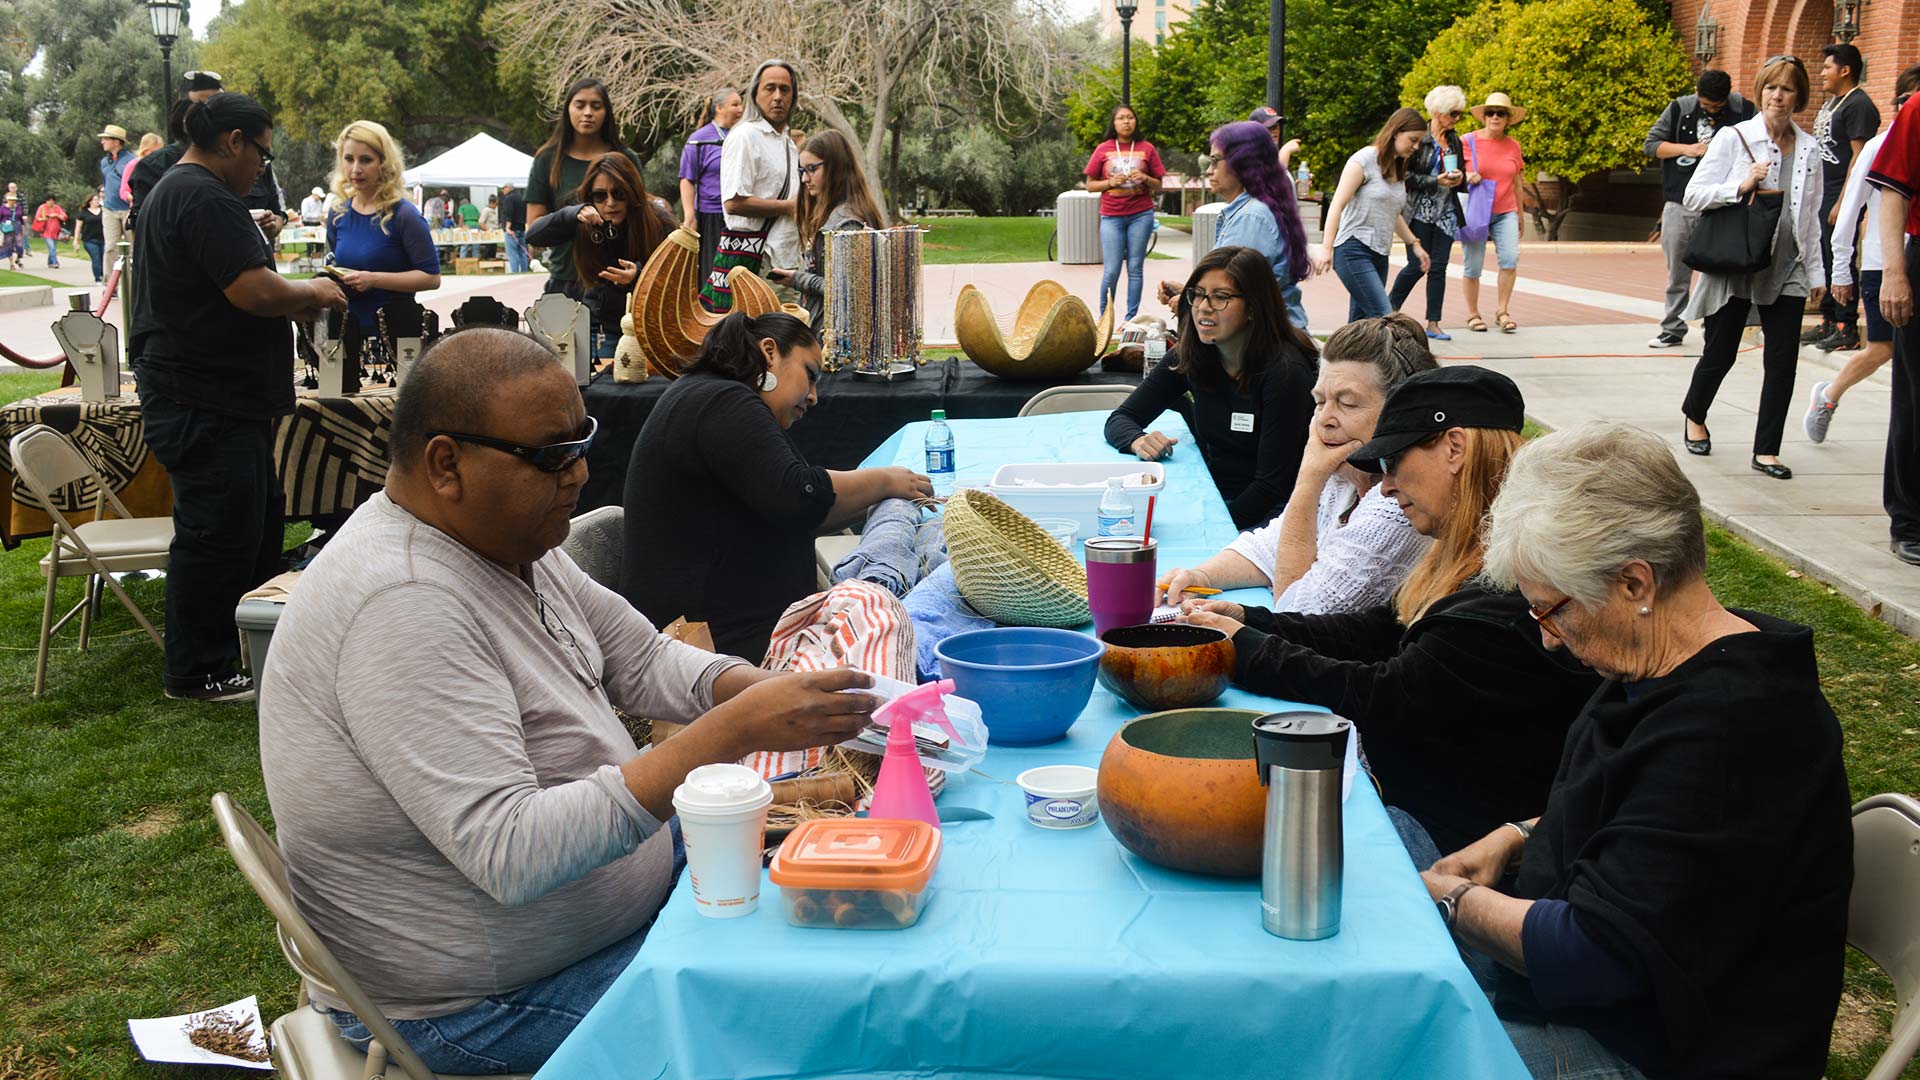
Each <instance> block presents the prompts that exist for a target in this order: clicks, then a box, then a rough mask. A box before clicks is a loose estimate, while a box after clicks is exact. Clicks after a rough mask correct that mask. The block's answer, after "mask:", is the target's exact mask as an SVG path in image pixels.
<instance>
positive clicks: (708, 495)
mask: <svg viewBox="0 0 1920 1080" xmlns="http://www.w3.org/2000/svg"><path fill="white" fill-rule="evenodd" d="M819 381H820V339H819V338H818V337H816V336H815V335H814V332H813V331H812V330H811V329H810V328H808V326H807V324H806V323H803V322H801V321H800V320H799V319H796V318H794V317H793V316H791V315H786V314H779V313H776V314H770V315H761V316H759V317H757V318H755V317H752V316H748V315H746V314H744V313H742V312H738V311H736V312H734V313H733V314H731V315H729V316H727V317H726V318H725V319H724V320H722V321H721V322H720V325H718V326H716V327H714V328H713V330H712V331H711V332H709V333H708V334H707V340H706V342H705V343H704V344H703V345H701V347H700V354H699V356H697V357H695V358H694V361H693V363H692V364H691V365H689V366H688V367H687V368H686V369H685V371H684V372H683V373H682V375H681V376H680V378H678V379H676V380H674V383H673V385H672V386H670V387H668V388H667V392H666V393H665V394H663V395H661V398H660V403H659V404H658V405H656V406H654V410H653V413H652V415H650V416H648V417H647V423H646V426H644V427H642V428H641V429H640V438H639V439H638V440H636V441H635V443H634V446H633V464H632V466H631V468H630V469H629V470H628V472H627V492H626V510H627V519H626V520H627V551H626V560H625V564H624V569H623V571H622V573H623V574H624V577H625V580H624V581H623V582H622V589H621V591H622V592H623V593H625V595H626V597H627V599H628V601H630V602H631V603H632V604H633V606H634V607H636V608H638V609H640V611H641V613H642V614H644V615H646V616H647V618H649V619H651V620H652V621H653V622H654V624H655V625H657V626H664V625H666V624H667V623H669V622H671V621H673V620H674V619H676V618H678V617H680V616H682V615H684V616H686V617H687V618H688V619H689V620H691V621H694V622H705V623H707V624H708V625H709V628H710V629H711V630H712V632H713V643H714V647H715V648H717V649H718V650H719V651H721V652H723V653H731V654H732V655H735V656H740V657H745V658H746V659H748V660H751V661H754V662H755V663H758V662H759V661H760V660H761V658H762V657H764V656H765V655H766V652H767V640H768V638H769V637H770V636H771V635H772V633H773V627H774V624H775V623H776V622H778V621H779V619H780V614H781V613H782V612H784V611H785V610H786V609H787V608H788V607H789V606H790V605H791V604H792V603H793V602H794V601H796V600H800V599H803V598H805V597H807V596H809V595H811V594H812V593H813V592H814V589H815V579H814V562H813V541H814V537H815V536H817V535H818V534H819V533H821V532H822V531H825V530H831V529H838V528H841V527H844V526H846V525H849V524H852V523H853V522H856V521H859V520H860V519H861V518H863V517H864V516H865V515H866V512H867V510H868V508H870V507H871V506H873V505H874V504H875V503H877V502H880V501H881V500H882V499H923V498H929V497H931V496H932V495H933V481H931V480H928V479H927V478H926V477H924V476H921V475H919V474H917V473H915V472H912V471H911V470H908V469H904V468H899V467H897V466H896V467H891V468H883V469H856V470H854V471H852V472H834V471H830V470H827V469H822V468H819V467H817V466H813V465H809V464H807V460H806V458H804V457H802V456H801V454H800V450H799V448H798V447H796V446H795V445H794V443H793V439H792V438H791V437H789V436H788V434H787V428H789V427H791V426H792V425H793V423H794V421H796V420H798V419H800V417H802V416H804V415H805V414H806V411H807V409H808V408H809V407H811V406H812V405H813V403H814V402H815V401H817V400H818V395H817V394H816V392H815V391H816V388H817V386H818V384H819Z"/></svg>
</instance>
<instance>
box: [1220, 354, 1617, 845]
mask: <svg viewBox="0 0 1920 1080" xmlns="http://www.w3.org/2000/svg"><path fill="white" fill-rule="evenodd" d="M1524 408H1525V406H1524V403H1523V402H1522V401H1521V399H1520V390H1519V388H1518V387H1516V386H1514V384H1513V381H1512V380H1511V379H1508V378H1507V377H1506V376H1504V375H1501V374H1499V373H1497V372H1493V371H1488V370H1487V369H1485V368H1480V367H1473V366H1471V365H1457V366H1453V367H1445V368H1440V369H1437V370H1434V371H1428V372H1423V373H1421V374H1419V375H1415V376H1413V377H1412V378H1410V379H1408V380H1407V381H1406V382H1403V383H1401V384H1400V385H1399V386H1398V387H1397V388H1395V390H1394V391H1393V392H1392V393H1391V394H1389V395H1388V396H1387V402H1386V404H1385V406H1383V407H1382V408H1381V410H1380V418H1379V421H1378V422H1377V423H1376V424H1375V425H1374V429H1373V437H1372V438H1371V439H1369V440H1368V441H1367V442H1366V444H1365V445H1363V446H1361V447H1359V448H1358V449H1356V450H1354V451H1353V453H1352V454H1351V455H1350V456H1349V457H1348V461H1350V462H1351V463H1352V464H1354V465H1356V466H1359V467H1361V468H1364V469H1366V470H1367V471H1369V472H1376V473H1381V474H1383V479H1382V480H1381V482H1380V490H1381V491H1382V492H1384V493H1385V494H1386V495H1387V496H1388V497H1389V498H1392V499H1393V500H1394V501H1396V502H1397V503H1399V504H1400V509H1401V510H1402V511H1403V512H1404V513H1405V514H1406V517H1407V521H1408V522H1409V523H1410V524H1412V526H1413V528H1414V529H1415V531H1417V532H1419V533H1420V534H1421V535H1423V536H1428V537H1431V538H1432V539H1433V546H1432V547H1431V548H1429V549H1428V550H1427V554H1426V556H1425V557H1424V558H1422V559H1421V560H1420V561H1419V562H1418V563H1417V564H1415V566H1414V568H1413V570H1412V572H1411V573H1410V574H1408V576H1407V579H1406V581H1405V582H1404V583H1403V584H1401V586H1400V588H1399V590H1398V591H1397V592H1396V593H1395V594H1394V595H1393V598H1392V599H1391V600H1390V601H1388V602H1386V603H1382V604H1379V605H1377V606H1375V607H1373V608H1370V609H1367V610H1364V611H1357V612H1353V613H1350V614H1327V615H1287V614H1276V613H1274V612H1270V611H1266V610H1263V609H1260V608H1242V607H1240V606H1239V605H1237V604H1233V603H1226V602H1221V601H1217V600H1189V601H1187V602H1186V603H1184V604H1183V605H1182V610H1183V611H1184V612H1185V613H1186V617H1187V619H1188V620H1189V621H1191V622H1193V623H1195V624H1198V625H1201V626H1210V627H1213V628H1215V629H1218V630H1221V631H1223V632H1225V633H1227V634H1229V635H1231V636H1232V637H1233V643H1234V646H1235V649H1236V651H1237V652H1238V654H1239V660H1238V663H1237V667H1236V670H1235V672H1234V682H1235V683H1236V684H1237V685H1239V686H1242V687H1244V688H1246V689H1248V690H1252V691H1253V692H1255V693H1259V694H1267V695H1270V696H1273V697H1278V698H1284V699H1288V700H1292V701H1304V702H1310V703H1312V704H1315V705H1324V706H1326V707H1327V708H1329V709H1332V710H1333V711H1334V712H1337V713H1339V714H1340V715H1341V716H1344V717H1346V718H1347V719H1349V720H1352V721H1353V723H1354V726H1355V727H1356V728H1357V729H1358V730H1359V732H1360V734H1361V738H1362V740H1363V741H1362V744H1361V745H1362V747H1363V748H1364V749H1365V751H1366V754H1367V757H1368V759H1369V761H1370V763H1371V766H1370V767H1371V768H1372V770H1373V774H1374V777H1375V779H1377V780H1378V781H1379V782H1380V785H1381V789H1382V791H1384V792H1385V796H1386V801H1387V803H1388V805H1389V807H1390V811H1389V812H1390V813H1392V814H1393V815H1394V816H1395V824H1396V825H1397V826H1398V827H1399V828H1400V830H1401V833H1402V835H1403V836H1407V837H1409V838H1412V837H1414V836H1417V835H1418V834H1419V832H1420V831H1424V832H1425V833H1426V834H1428V835H1429V836H1431V837H1432V838H1433V840H1434V842H1435V843H1437V844H1439V848H1440V850H1441V851H1454V850H1457V849H1459V848H1460V847H1464V846H1465V845H1466V844H1469V843H1471V842H1473V841H1474V840H1478V839H1479V838H1480V837H1482V836H1485V835H1486V834H1487V833H1488V832H1489V831H1491V830H1492V829H1494V828H1495V827H1497V826H1498V825H1500V824H1501V823H1502V822H1507V821H1515V820H1521V819H1525V818H1530V817H1533V816H1534V815H1536V814H1538V813H1540V811H1541V810H1542V809H1544V808H1545V806H1546V801H1547V790H1548V788H1549V787H1550V786H1551V785H1552V783H1553V775H1554V770H1555V768H1556V767H1557V766H1558V764H1559V761H1560V743H1561V740H1562V739H1564V738H1565V736H1566V733H1567V726H1568V725H1569V724H1570V723H1572V721H1573V718H1574V717H1575V716H1576V715H1578V714H1579V711H1580V707H1581V705H1582V704H1584V703H1585V702H1586V700H1587V698H1588V697H1589V696H1591V695H1592V693H1593V691H1594V689H1595V688H1596V687H1597V686H1598V685H1599V680H1598V678H1597V677H1595V676H1594V674H1593V673H1592V672H1591V671H1588V670H1587V669H1586V668H1584V667H1582V666H1581V665H1580V664H1579V663H1577V662H1574V661H1572V660H1569V659H1567V658H1566V657H1565V656H1564V655H1563V654H1560V653H1556V652H1551V651H1549V650H1548V649H1547V648H1546V647H1545V646H1543V645H1542V644H1541V641H1540V635H1539V632H1538V631H1537V630H1535V629H1534V625H1533V620H1532V619H1531V618H1529V617H1528V615H1527V602H1526V600H1525V599H1524V598H1522V597H1521V595H1520V594H1519V593H1518V592H1516V591H1514V590H1511V589H1506V590H1496V589H1488V588H1486V587H1484V586H1482V585H1480V584H1478V583H1477V582H1476V581H1475V579H1476V577H1477V576H1478V575H1479V574H1480V571H1481V567H1482V562H1483V560H1484V558H1485V547H1484V545H1483V543H1482V538H1481V535H1480V523H1481V521H1482V520H1484V519H1485V517H1486V513H1487V508H1488V507H1489V506H1490V505H1492V503H1493V500H1494V497H1495V496H1496V495H1497V494H1498V493H1499V491H1500V483H1501V480H1502V478H1503V477H1504V476H1505V473H1506V468H1507V463H1508V462H1509V461H1511V460H1512V458H1513V454H1514V452H1515V451H1516V450H1517V449H1519V447H1520V444H1521V438H1520V426H1521V424H1522V422H1523V420H1524ZM1416 824H1417V825H1418V826H1419V827H1420V828H1419V829H1418V830H1416V829H1414V828H1413V826H1414V825H1416ZM1420 868H1421V869H1425V866H1422V867H1420Z"/></svg>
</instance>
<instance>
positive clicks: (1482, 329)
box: [1467, 315, 1487, 334]
mask: <svg viewBox="0 0 1920 1080" xmlns="http://www.w3.org/2000/svg"><path fill="white" fill-rule="evenodd" d="M1467 329H1469V330H1472V331H1473V332H1474V333H1477V334H1484V333H1486V332H1487V320H1485V319H1483V318H1481V317H1480V316H1478V315H1469V316H1467Z"/></svg>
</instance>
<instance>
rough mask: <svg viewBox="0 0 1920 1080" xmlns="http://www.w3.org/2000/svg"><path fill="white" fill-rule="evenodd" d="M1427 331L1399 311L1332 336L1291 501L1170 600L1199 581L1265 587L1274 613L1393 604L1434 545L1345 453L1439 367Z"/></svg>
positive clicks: (1170, 591)
mask: <svg viewBox="0 0 1920 1080" xmlns="http://www.w3.org/2000/svg"><path fill="white" fill-rule="evenodd" d="M1435 366H1436V365H1435V364H1434V360H1433V353H1432V352H1431V351H1429V350H1428V348H1427V338H1426V332H1425V331H1424V330H1423V329H1422V328H1421V326H1420V324H1419V323H1417V322H1415V321H1414V320H1413V319H1411V318H1409V317H1407V316H1405V315H1400V314H1393V315H1385V316H1382V317H1380V318H1375V319H1361V320H1359V321H1357V322H1352V323H1348V324H1347V325H1346V326H1344V327H1342V328H1340V330H1338V331H1336V332H1335V333H1334V335H1333V336H1332V337H1331V338H1328V339H1327V344H1326V348H1325V349H1323V350H1322V351H1321V354H1320V376H1319V379H1318V380H1317V381H1316V382H1315V383H1314V386H1313V402H1314V413H1313V424H1312V426H1311V428H1310V429H1309V431H1308V435H1307V448H1306V453H1305V455H1304V456H1303V457H1302V458H1301V462H1300V472H1299V474H1298V476H1297V477H1296V479H1295V481H1294V486H1293V493H1292V495H1291V496H1289V497H1288V499H1287V505H1286V507H1285V509H1284V510H1282V511H1281V513H1280V514H1279V515H1278V516H1277V517H1275V518H1274V519H1273V520H1272V521H1270V522H1268V523H1267V524H1265V525H1262V526H1260V527H1259V528H1257V529H1250V530H1248V531H1247V532H1244V533H1241V534H1240V537H1239V539H1237V540H1235V541H1234V542H1233V543H1232V545H1230V546H1229V547H1228V548H1227V549H1226V550H1225V551H1222V552H1220V553H1219V554H1217V555H1215V556H1213V557H1212V558H1210V559H1208V560H1207V561H1205V562H1203V563H1201V564H1200V565H1199V566H1196V567H1194V568H1192V569H1189V570H1175V571H1174V572H1173V574H1172V575H1171V576H1170V577H1169V578H1168V580H1167V597H1166V602H1168V603H1176V604H1177V603H1179V602H1180V600H1181V599H1182V598H1183V596H1184V595H1185V590H1187V589H1189V588H1195V587H1206V588H1214V589H1246V588H1254V587H1257V586H1268V587H1270V588H1271V589H1272V590H1273V596H1274V610H1276V611H1297V612H1302V613H1304V614H1311V615H1318V614H1328V613H1333V612H1342V611H1358V610H1361V609H1363V608H1367V607H1372V606H1374V605H1377V604H1381V603H1384V602H1386V600H1387V598H1388V597H1389V596H1391V595H1393V591H1394V590H1395V589H1396V588H1398V587H1399V585H1400V582H1401V581H1403V580H1405V578H1406V576H1407V573H1408V571H1410V570H1411V569H1413V564H1414V563H1416V562H1419V561H1420V556H1422V555H1424V554H1426V550H1427V545H1428V543H1429V541H1428V540H1427V538H1426V537H1424V536H1421V535H1420V534H1419V533H1418V532H1415V531H1414V528H1413V526H1412V525H1411V524H1409V523H1408V522H1407V517H1406V515H1405V514H1403V513H1401V511H1400V505H1399V504H1398V503H1397V502H1395V501H1394V500H1393V499H1390V498H1388V497H1387V496H1385V495H1383V494H1381V493H1380V488H1379V479H1380V478H1379V477H1377V476H1372V475H1370V474H1368V473H1365V472H1362V471H1360V470H1358V469H1355V468H1354V467H1353V466H1351V465H1348V464H1347V463H1346V457H1347V455H1348V454H1349V453H1351V452H1352V451H1353V450H1354V449H1355V448H1356V447H1358V446H1359V445H1360V444H1361V443H1364V442H1366V441H1367V440H1368V439H1370V438H1372V437H1373V426H1374V423H1375V421H1376V420H1377V419H1378V418H1379V416H1380V406H1381V405H1382V404H1384V403H1385V402H1386V399H1387V392H1388V391H1390V390H1392V389H1393V388H1394V387H1396V386H1398V385H1400V384H1401V383H1402V382H1404V381H1406V380H1407V379H1408V378H1409V377H1411V376H1413V375H1415V374H1417V373H1419V372H1422V371H1427V370H1430V369H1432V368H1433V367H1435Z"/></svg>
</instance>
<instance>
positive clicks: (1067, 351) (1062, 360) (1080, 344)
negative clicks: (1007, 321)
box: [953, 281, 1113, 382]
mask: <svg viewBox="0 0 1920 1080" xmlns="http://www.w3.org/2000/svg"><path fill="white" fill-rule="evenodd" d="M953 333H954V336H955V337H956V338H958V339H959V340H960V348H961V350H962V351H963V352H965V353H966V354H967V356H968V357H969V358H970V359H971V360H972V361H973V362H974V363H976V364H979V365H980V366H981V367H983V368H986V369H987V370H988V371H990V372H992V373H993V374H995V375H998V376H1000V377H1001V378H1003V379H1017V380H1022V381H1033V382H1040V381H1054V380H1060V379H1070V378H1072V377H1073V376H1075V375H1078V374H1080V373H1081V372H1082V371H1085V370H1087V369H1088V368H1090V367H1092V366H1093V363H1094V361H1096V360H1098V359H1100V354H1101V353H1103V352H1106V351H1107V341H1108V339H1109V338H1111V337H1112V336H1113V305H1111V304H1109V305H1108V306H1107V310H1106V313H1105V314H1103V315H1101V316H1100V321H1099V322H1098V323H1097V324H1096V323H1095V322H1094V319H1093V312H1092V311H1090V310H1089V309H1088V308H1087V304H1086V301H1084V300H1082V299H1080V298H1079V297H1077V296H1074V295H1073V294H1071V293H1069V292H1067V289H1066V286H1064V285H1062V284H1060V283H1059V282H1057V281H1042V282H1039V283H1038V284H1036V285H1035V286H1034V287H1033V288H1032V289H1031V290H1029V291H1028V292H1027V298H1026V299H1025V300H1023V301H1021V303H1020V311H1019V313H1018V314H1016V315H1015V316H1014V317H1013V329H1012V330H1011V331H1008V332H1003V331H1002V330H1001V329H1000V323H999V322H998V321H997V320H995V319H994V317H993V309H992V308H990V307H989V306H988V305H987V297H986V294H985V293H983V292H981V291H980V290H979V289H976V288H974V287H973V286H972V285H968V286H966V287H964V288H962V289H961V290H960V299H959V300H958V301H956V302H955V304H954V308H953Z"/></svg>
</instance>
